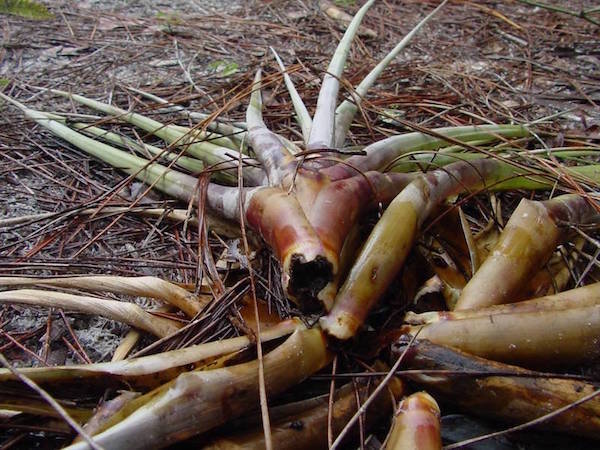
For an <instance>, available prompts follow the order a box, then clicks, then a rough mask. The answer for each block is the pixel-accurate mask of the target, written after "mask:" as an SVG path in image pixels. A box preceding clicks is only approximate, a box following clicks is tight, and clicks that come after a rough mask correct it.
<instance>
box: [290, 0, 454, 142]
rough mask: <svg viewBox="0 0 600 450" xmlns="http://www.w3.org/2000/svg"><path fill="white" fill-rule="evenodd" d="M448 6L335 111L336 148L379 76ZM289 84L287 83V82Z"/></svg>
mask: <svg viewBox="0 0 600 450" xmlns="http://www.w3.org/2000/svg"><path fill="white" fill-rule="evenodd" d="M445 4H446V1H444V2H442V3H441V4H440V5H439V6H438V7H437V8H435V9H434V10H433V11H432V12H431V13H429V14H428V15H427V16H426V17H425V18H424V19H423V20H421V21H420V22H419V23H418V24H417V25H416V26H415V27H414V28H413V29H412V30H411V31H410V32H409V33H408V34H407V35H406V36H404V38H402V40H401V41H400V42H398V44H396V46H395V47H394V48H393V49H392V51H391V52H389V53H388V54H387V55H386V56H385V58H383V59H382V60H381V61H380V62H379V64H377V65H376V66H375V67H374V68H373V69H372V70H371V71H370V72H369V74H368V75H367V76H366V77H365V78H364V79H363V80H362V81H361V82H360V84H359V85H358V86H356V88H355V89H354V94H353V95H352V101H350V100H344V101H343V102H342V103H341V104H340V106H338V107H337V109H336V110H335V146H336V147H338V148H339V147H342V146H343V145H344V141H345V140H346V135H347V134H348V129H349V128H350V124H351V123H352V120H353V119H354V116H355V115H356V112H357V111H358V107H359V105H360V103H361V101H362V98H363V97H364V96H365V95H366V94H367V91H368V90H369V89H370V88H371V86H373V84H374V83H375V81H376V80H377V78H379V75H381V73H382V72H383V71H384V70H385V68H386V67H387V66H388V65H389V64H390V63H391V62H392V61H393V60H394V58H396V56H398V53H400V52H401V51H402V50H403V49H404V48H405V47H406V46H407V45H408V43H409V42H410V41H411V39H412V38H413V37H414V36H415V34H417V32H418V31H419V30H420V29H421V27H422V26H423V25H425V24H426V23H427V22H428V21H429V19H431V18H432V17H433V16H434V15H435V13H436V12H438V11H439V10H440V9H441V8H442V6H444V5H445ZM286 83H287V81H286Z"/></svg>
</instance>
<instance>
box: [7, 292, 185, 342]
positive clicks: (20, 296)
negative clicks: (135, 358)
mask: <svg viewBox="0 0 600 450" xmlns="http://www.w3.org/2000/svg"><path fill="white" fill-rule="evenodd" d="M0 303H19V304H22V305H31V306H43V307H46V308H64V309H66V310H71V311H77V312H82V313H86V314H93V315H98V316H102V317H106V318H108V319H112V320H116V321H118V322H122V323H126V324H128V325H131V326H132V327H135V328H139V329H140V330H143V331H146V332H148V333H151V334H153V335H155V336H158V337H160V338H163V337H166V336H169V335H171V334H173V333H175V332H176V331H177V330H178V329H179V328H181V326H182V324H181V323H180V322H176V321H174V320H170V319H166V318H163V317H157V316H153V315H152V314H150V313H149V312H147V311H145V310H143V309H142V308H140V307H139V306H138V305H136V304H134V303H128V302H119V301H115V300H108V299H103V298H98V297H88V296H84V295H73V294H65V293H62V292H54V291H42V290H35V289H18V290H14V291H3V292H0Z"/></svg>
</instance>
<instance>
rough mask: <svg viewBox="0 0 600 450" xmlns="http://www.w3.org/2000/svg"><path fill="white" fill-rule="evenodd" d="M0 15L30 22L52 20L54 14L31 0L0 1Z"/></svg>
mask: <svg viewBox="0 0 600 450" xmlns="http://www.w3.org/2000/svg"><path fill="white" fill-rule="evenodd" d="M0 14H11V15H13V16H19V17H24V18H26V19H32V20H48V19H54V14H52V13H51V12H50V11H48V9H47V8H46V7H45V6H44V5H42V4H41V3H38V2H34V1H31V0H0Z"/></svg>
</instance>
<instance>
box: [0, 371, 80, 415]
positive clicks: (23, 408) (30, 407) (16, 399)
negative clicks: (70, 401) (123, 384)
mask: <svg viewBox="0 0 600 450" xmlns="http://www.w3.org/2000/svg"><path fill="white" fill-rule="evenodd" d="M2 370H7V369H2ZM65 403H66V402H65ZM0 408H1V409H2V410H4V411H13V412H15V413H16V412H19V413H25V414H31V415H33V416H38V417H54V418H57V419H61V418H62V416H61V415H60V414H59V413H58V412H57V411H56V410H55V409H54V408H52V406H50V405H48V403H46V402H44V401H43V400H39V399H36V398H29V397H26V396H23V395H17V396H12V395H10V394H7V393H5V392H3V393H2V399H1V400H0ZM63 408H64V410H65V411H66V412H67V413H68V414H69V416H70V417H72V418H73V419H74V420H76V421H77V422H78V423H83V422H85V421H86V420H88V419H89V418H90V417H91V416H92V411H91V409H87V408H81V407H75V406H66V405H65V406H63Z"/></svg>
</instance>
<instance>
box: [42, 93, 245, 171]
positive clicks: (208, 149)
mask: <svg viewBox="0 0 600 450" xmlns="http://www.w3.org/2000/svg"><path fill="white" fill-rule="evenodd" d="M48 92H51V93H53V94H57V95H60V96H62V97H66V98H68V99H71V100H74V101H76V102H77V103H80V104H82V105H85V106H87V107H89V108H92V109H94V110H96V111H101V112H103V113H105V114H110V115H113V116H117V117H118V118H119V119H120V120H122V121H124V122H128V123H130V124H132V125H135V126H137V127H140V128H141V129H142V130H144V131H147V132H148V133H152V134H153V135H155V136H157V137H159V138H160V139H162V140H163V141H165V142H166V143H167V144H170V145H182V146H186V151H187V152H189V153H190V154H191V155H193V156H195V157H197V158H199V159H202V160H203V161H204V162H205V163H206V164H208V165H213V164H218V163H221V162H223V161H231V158H230V157H228V156H227V155H230V154H231V153H233V152H234V151H233V150H232V149H230V148H226V147H221V146H219V145H215V144H213V143H211V142H207V141H197V140H196V136H194V132H193V131H192V132H191V134H188V133H186V132H184V131H181V129H179V128H177V127H174V126H171V125H166V124H164V123H161V122H158V121H156V120H154V119H150V118H149V117H146V116H143V115H141V114H138V113H134V112H129V111H125V110H124V109H121V108H117V107H116V106H112V105H109V104H107V103H102V102H99V101H96V100H92V99H90V98H87V97H84V96H82V95H78V94H72V93H69V92H65V91H61V90H58V89H49V90H48Z"/></svg>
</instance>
